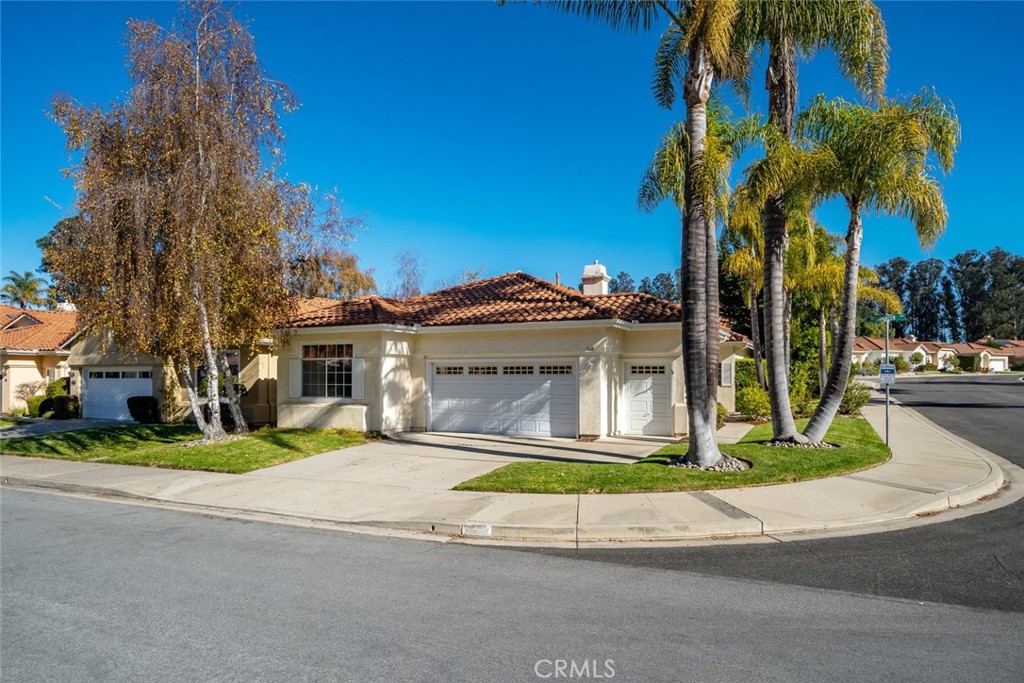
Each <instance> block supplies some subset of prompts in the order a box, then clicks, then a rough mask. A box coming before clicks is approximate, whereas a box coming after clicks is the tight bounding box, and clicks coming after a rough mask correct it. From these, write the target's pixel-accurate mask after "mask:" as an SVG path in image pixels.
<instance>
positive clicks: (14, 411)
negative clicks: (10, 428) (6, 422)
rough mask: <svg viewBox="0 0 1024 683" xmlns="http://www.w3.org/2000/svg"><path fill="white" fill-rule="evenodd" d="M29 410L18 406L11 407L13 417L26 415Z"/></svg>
mask: <svg viewBox="0 0 1024 683" xmlns="http://www.w3.org/2000/svg"><path fill="white" fill-rule="evenodd" d="M27 414H28V411H27V410H25V409H24V408H22V407H21V406H18V407H17V408H11V417H25V416H26V415H27Z"/></svg>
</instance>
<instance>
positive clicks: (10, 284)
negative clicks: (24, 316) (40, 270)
mask: <svg viewBox="0 0 1024 683" xmlns="http://www.w3.org/2000/svg"><path fill="white" fill-rule="evenodd" d="M4 283H5V284H4V286H3V288H2V289H0V300H2V301H6V302H7V303H10V304H15V305H17V306H18V307H19V308H21V309H22V310H24V309H26V308H28V307H29V306H42V305H43V304H44V303H46V282H45V281H44V280H43V279H42V278H41V277H39V276H37V275H34V274H32V273H31V272H30V271H27V270H26V271H25V272H24V273H18V272H16V271H13V270H12V271H11V272H10V274H9V275H7V276H5V277H4Z"/></svg>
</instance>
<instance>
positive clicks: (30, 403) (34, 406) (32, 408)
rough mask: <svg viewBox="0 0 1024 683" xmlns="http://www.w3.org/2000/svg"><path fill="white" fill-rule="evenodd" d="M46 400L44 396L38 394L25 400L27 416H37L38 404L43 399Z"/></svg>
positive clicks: (39, 404) (40, 403)
mask: <svg viewBox="0 0 1024 683" xmlns="http://www.w3.org/2000/svg"><path fill="white" fill-rule="evenodd" d="M45 400H46V396H44V395H43V394H39V395H38V396H32V397H31V398H29V399H28V400H27V401H25V406H26V409H27V410H28V415H29V417H39V406H41V405H42V403H43V401H45Z"/></svg>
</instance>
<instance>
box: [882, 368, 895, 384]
mask: <svg viewBox="0 0 1024 683" xmlns="http://www.w3.org/2000/svg"><path fill="white" fill-rule="evenodd" d="M878 381H879V382H880V383H881V384H883V385H889V384H896V365H895V364H894V363H882V364H881V365H880V366H879V368H878Z"/></svg>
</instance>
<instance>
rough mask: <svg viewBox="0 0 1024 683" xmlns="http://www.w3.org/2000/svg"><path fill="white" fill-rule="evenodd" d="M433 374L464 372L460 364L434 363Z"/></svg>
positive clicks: (457, 373)
mask: <svg viewBox="0 0 1024 683" xmlns="http://www.w3.org/2000/svg"><path fill="white" fill-rule="evenodd" d="M434 374H435V375H462V374H464V372H463V368H462V366H461V365H436V366H434Z"/></svg>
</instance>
